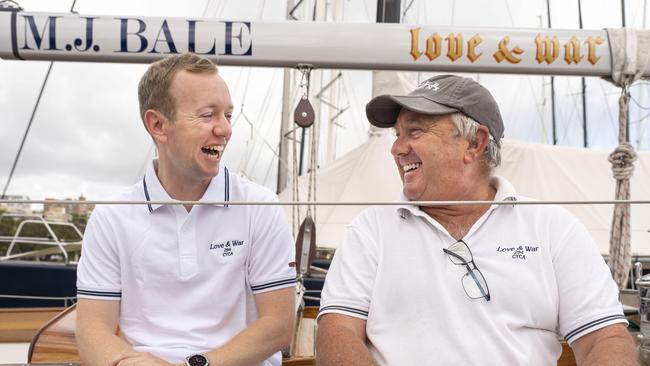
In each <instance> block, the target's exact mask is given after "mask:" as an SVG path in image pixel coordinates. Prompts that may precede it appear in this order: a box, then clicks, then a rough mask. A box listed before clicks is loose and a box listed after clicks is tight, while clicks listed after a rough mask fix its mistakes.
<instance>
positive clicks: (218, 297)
mask: <svg viewBox="0 0 650 366" xmlns="http://www.w3.org/2000/svg"><path fill="white" fill-rule="evenodd" d="M138 96H139V100H140V113H141V117H142V120H143V122H144V126H145V128H146V129H147V132H148V133H149V134H150V135H151V137H152V138H153V140H154V142H155V143H156V146H157V148H158V153H159V158H158V159H156V160H154V161H153V162H152V163H151V165H150V166H149V169H148V170H147V172H146V175H145V177H144V178H143V179H142V181H141V182H139V183H138V184H136V185H134V186H133V187H131V188H130V189H128V190H127V191H125V192H124V193H122V194H120V195H119V197H118V199H121V200H126V201H142V200H150V201H172V200H179V201H225V202H227V201H273V200H277V197H276V196H275V195H274V194H273V193H272V192H270V191H269V190H267V189H265V188H263V187H261V186H258V185H256V184H254V183H251V182H249V181H246V180H243V179H240V178H238V177H237V176H236V175H234V174H231V173H229V171H228V169H227V168H226V167H224V166H223V165H222V164H220V163H221V159H222V156H223V153H224V150H225V148H226V145H227V144H228V140H229V139H230V136H231V133H232V130H231V126H230V119H231V117H232V111H233V106H232V101H231V98H230V93H229V91H228V87H227V86H226V83H225V82H224V81H223V79H221V77H219V75H218V73H217V68H216V66H215V65H214V64H213V63H212V62H211V61H210V60H208V59H206V58H203V57H199V56H196V55H193V54H183V55H180V56H172V57H169V58H166V59H163V60H161V61H158V62H156V63H154V64H152V65H151V66H150V67H149V69H148V70H147V71H146V73H145V74H144V76H143V77H142V79H141V81H140V85H139V88H138ZM293 261H294V249H293V240H292V237H291V233H290V228H289V226H288V224H287V222H286V220H285V218H284V216H283V213H282V211H281V210H280V208H279V206H230V205H228V204H225V205H223V206H208V205H196V206H192V205H185V206H181V205H158V204H148V205H111V206H98V207H97V208H96V209H95V211H94V212H93V214H92V216H91V218H90V221H89V223H88V227H87V229H86V233H85V238H84V244H83V249H82V256H81V260H80V262H79V267H78V279H77V288H78V299H79V301H78V305H77V306H78V307H77V309H78V310H77V342H78V345H79V351H80V354H81V358H82V360H83V362H84V363H85V364H86V365H90V366H94V365H110V366H128V365H169V364H176V365H179V364H187V365H191V366H207V365H209V364H210V365H212V366H226V365H255V364H264V365H280V363H281V355H280V353H279V352H278V351H279V350H280V349H282V348H283V347H285V346H286V345H287V344H289V343H290V341H291V338H292V329H293V326H292V324H293V319H294V316H295V309H294V307H295V305H294V304H295V301H294V296H295V295H294V293H295V290H294V284H295V275H296V274H295V268H294V267H295V266H294V264H293ZM118 325H119V330H120V332H121V335H122V336H118V335H117V333H116V329H117V327H118Z"/></svg>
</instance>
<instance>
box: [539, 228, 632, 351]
mask: <svg viewBox="0 0 650 366" xmlns="http://www.w3.org/2000/svg"><path fill="white" fill-rule="evenodd" d="M560 219H561V218H560ZM574 221H575V224H573V226H572V227H571V228H570V229H569V231H568V232H565V235H564V236H563V238H558V239H559V240H558V242H557V244H558V245H557V246H555V251H554V252H553V253H552V255H553V266H554V268H555V273H556V281H557V286H558V291H559V299H560V304H559V331H560V334H561V335H562V336H564V339H565V340H566V341H567V342H568V343H569V344H571V343H573V342H574V341H575V340H576V339H578V338H580V337H582V336H583V335H586V334H588V333H590V332H593V331H595V330H598V329H601V328H603V327H606V326H608V325H612V324H616V323H624V324H627V320H626V318H625V316H624V314H623V306H622V305H621V303H620V301H619V295H618V287H617V286H616V284H615V283H614V280H613V279H612V276H611V272H610V270H609V267H607V264H606V263H605V261H604V260H603V257H602V256H601V254H600V253H599V251H598V248H597V247H596V245H595V243H594V242H593V240H592V238H591V236H590V235H589V232H588V231H587V229H586V228H585V227H584V225H582V224H581V223H580V222H578V221H577V220H576V219H574Z"/></svg>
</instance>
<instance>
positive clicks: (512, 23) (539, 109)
mask: <svg viewBox="0 0 650 366" xmlns="http://www.w3.org/2000/svg"><path fill="white" fill-rule="evenodd" d="M504 2H505V5H506V11H507V13H508V18H509V19H510V26H511V27H513V28H514V26H515V20H514V18H513V16H512V11H510V3H509V2H508V0H504ZM526 80H527V82H528V87H529V88H530V92H531V93H532V94H533V96H534V95H535V87H534V86H533V81H532V79H531V77H530V75H526ZM542 92H543V90H542ZM534 104H535V109H536V110H537V116H538V117H539V123H540V125H541V127H542V133H543V136H544V142H547V138H548V136H547V135H548V133H547V131H546V125H544V113H543V111H542V107H541V106H540V105H539V104H538V103H534ZM553 144H555V142H554V143H553Z"/></svg>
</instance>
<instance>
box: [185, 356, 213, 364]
mask: <svg viewBox="0 0 650 366" xmlns="http://www.w3.org/2000/svg"><path fill="white" fill-rule="evenodd" d="M208 365H210V362H208V358H207V357H205V356H203V355H201V354H198V353H197V354H195V355H191V356H187V357H185V366H208Z"/></svg>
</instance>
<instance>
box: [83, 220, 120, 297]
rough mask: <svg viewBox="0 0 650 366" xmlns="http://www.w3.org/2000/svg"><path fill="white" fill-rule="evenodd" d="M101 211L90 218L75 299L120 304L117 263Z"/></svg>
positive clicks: (115, 252) (107, 225) (114, 242)
mask: <svg viewBox="0 0 650 366" xmlns="http://www.w3.org/2000/svg"><path fill="white" fill-rule="evenodd" d="M104 209H105V208H104V207H98V208H96V209H95V210H94V211H93V213H92V214H91V215H90V219H89V220H88V225H87V226H86V231H85V233H84V239H83V245H82V246H81V258H80V259H79V264H78V266H77V297H78V298H83V299H95V300H120V298H121V297H122V292H121V288H122V286H121V280H120V259H119V255H118V251H117V248H116V244H117V243H116V240H115V236H114V235H112V230H111V227H110V226H109V223H108V220H107V219H106V217H105V214H106V212H104Z"/></svg>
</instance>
